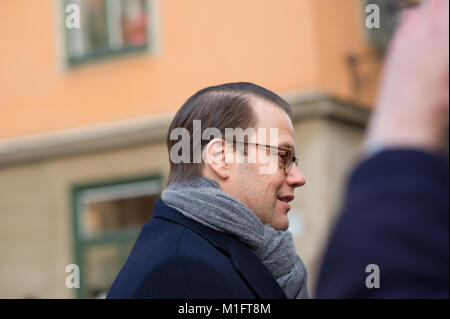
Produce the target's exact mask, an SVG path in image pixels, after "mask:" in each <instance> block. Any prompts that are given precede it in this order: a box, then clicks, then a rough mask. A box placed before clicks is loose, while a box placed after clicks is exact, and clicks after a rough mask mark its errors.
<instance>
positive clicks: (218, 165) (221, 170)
mask: <svg viewBox="0 0 450 319" xmlns="http://www.w3.org/2000/svg"><path fill="white" fill-rule="evenodd" d="M226 151H227V150H226V144H225V141H224V140H222V139H220V138H215V139H212V140H211V141H209V143H208V144H207V145H206V146H205V148H204V149H203V152H202V156H203V162H204V164H205V167H207V168H209V169H210V170H211V171H212V172H214V173H215V174H216V175H217V176H218V177H220V178H222V179H227V178H228V177H229V176H230V163H227V162H226V160H225V158H226V156H225V154H226Z"/></svg>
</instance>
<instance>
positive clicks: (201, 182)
mask: <svg viewBox="0 0 450 319" xmlns="http://www.w3.org/2000/svg"><path fill="white" fill-rule="evenodd" d="M161 198H162V200H163V202H164V203H165V204H166V205H168V206H170V207H172V208H174V209H176V210H178V211H179V212H181V213H182V214H183V215H184V216H185V217H187V218H190V219H192V220H195V221H196V222H198V223H200V224H202V225H205V226H207V227H209V228H212V229H215V230H217V231H220V232H224V233H229V234H232V235H234V236H236V237H237V238H238V239H239V240H241V241H242V242H243V243H245V244H246V245H248V246H249V247H250V248H251V249H252V250H253V251H254V253H255V254H256V256H257V257H258V258H259V259H260V260H261V262H262V263H263V264H264V265H265V266H266V268H267V269H268V270H269V272H270V273H271V274H272V276H273V277H274V278H275V280H276V281H277V282H278V284H279V285H280V286H281V288H282V289H283V291H284V293H285V294H286V296H287V297H288V298H290V299H294V298H297V299H300V298H308V291H307V286H306V268H305V265H304V264H303V262H302V260H301V259H300V257H299V256H298V255H297V253H296V251H295V246H294V241H293V238H292V234H291V233H290V232H289V231H278V230H275V229H274V228H272V227H271V226H268V225H264V224H263V223H262V222H261V220H260V219H259V218H258V217H257V216H256V215H255V214H254V213H253V212H252V211H251V210H250V209H249V208H248V207H247V206H245V205H244V204H243V203H241V202H240V201H239V200H237V199H236V198H234V197H232V196H231V195H229V194H227V193H225V192H224V191H223V190H222V189H221V188H220V186H219V184H217V182H215V181H213V180H211V179H208V178H205V177H201V178H195V179H191V180H188V181H183V182H174V183H172V184H170V185H169V187H168V188H167V189H166V190H164V191H163V193H162V196H161Z"/></svg>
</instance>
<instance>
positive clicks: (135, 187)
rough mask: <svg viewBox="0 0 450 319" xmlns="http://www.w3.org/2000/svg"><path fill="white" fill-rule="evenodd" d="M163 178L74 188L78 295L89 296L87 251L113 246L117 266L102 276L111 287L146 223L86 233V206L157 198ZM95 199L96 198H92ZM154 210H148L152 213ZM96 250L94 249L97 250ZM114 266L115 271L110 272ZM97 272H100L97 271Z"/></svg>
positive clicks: (130, 180) (109, 182)
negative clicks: (105, 202) (94, 202)
mask: <svg viewBox="0 0 450 319" xmlns="http://www.w3.org/2000/svg"><path fill="white" fill-rule="evenodd" d="M162 188H163V184H162V177H161V175H159V174H154V175H147V176H139V177H135V178H129V179H122V180H112V181H107V182H101V183H92V184H84V185H78V186H74V187H72V190H71V194H72V212H73V213H72V216H73V219H72V223H73V257H74V260H75V264H77V265H78V266H79V268H80V288H77V289H74V290H75V292H74V293H75V296H74V297H76V298H87V297H89V291H88V289H87V288H89V287H88V285H87V278H88V275H89V271H90V270H92V269H90V268H89V264H88V262H89V261H88V260H87V258H86V254H88V253H90V252H92V251H93V249H97V248H98V249H97V252H96V253H97V254H98V253H100V254H101V253H102V252H107V250H108V249H109V250H111V249H110V248H113V250H114V253H115V255H116V256H115V260H113V263H115V264H114V265H112V266H111V267H110V268H109V270H108V271H106V272H105V273H104V274H103V276H101V277H105V276H106V277H107V281H108V288H107V289H109V286H110V284H112V281H113V280H114V279H115V277H116V275H117V273H118V271H119V270H120V269H121V268H122V266H123V264H124V263H125V261H126V259H127V257H128V254H129V252H130V250H131V248H132V246H133V245H134V243H135V241H136V239H137V237H138V235H139V232H140V230H141V228H142V226H143V224H140V225H133V226H130V227H126V228H123V229H112V230H111V229H110V230H104V231H100V232H97V233H95V232H94V233H89V232H86V229H85V225H84V224H83V217H85V216H83V214H85V205H86V203H89V202H90V201H91V202H93V201H95V199H97V201H102V200H120V199H130V198H136V197H140V196H152V197H158V196H159V195H160V194H161V192H162ZM93 199H94V200H93ZM151 214H152V212H149V216H151ZM94 252H95V250H94ZM111 268H112V270H113V271H114V273H113V274H112V273H111ZM96 275H99V274H98V273H97V274H96ZM100 275H102V274H100Z"/></svg>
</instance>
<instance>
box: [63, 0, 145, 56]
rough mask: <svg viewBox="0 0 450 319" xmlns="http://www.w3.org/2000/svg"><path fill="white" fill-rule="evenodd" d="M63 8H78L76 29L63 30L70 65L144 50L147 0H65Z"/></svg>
mask: <svg viewBox="0 0 450 319" xmlns="http://www.w3.org/2000/svg"><path fill="white" fill-rule="evenodd" d="M66 4H76V5H78V7H79V8H80V28H79V29H77V28H72V29H66V31H67V48H68V59H69V62H70V63H79V62H83V61H85V60H89V59H92V58H102V57H107V56H111V55H116V54H121V53H125V52H128V51H130V50H135V49H146V48H147V44H148V41H147V38H148V37H147V35H148V27H149V25H148V18H147V8H146V4H147V0H66Z"/></svg>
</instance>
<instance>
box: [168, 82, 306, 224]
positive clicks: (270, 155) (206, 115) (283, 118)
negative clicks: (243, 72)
mask: <svg viewBox="0 0 450 319" xmlns="http://www.w3.org/2000/svg"><path fill="white" fill-rule="evenodd" d="M291 118H292V109H291V106H290V105H289V104H288V103H287V102H286V101H284V100H283V99H282V98H281V97H279V96H278V95H277V94H275V93H273V92H271V91H269V90H267V89H264V88H262V87H260V86H257V85H255V84H251V83H230V84H223V85H218V86H212V87H208V88H205V89H203V90H200V91H199V92H197V93H196V94H194V95H193V96H192V97H190V98H189V99H188V100H187V101H186V102H185V103H184V105H183V106H182V107H181V109H180V110H179V111H178V112H177V114H176V115H175V117H174V119H173V121H172V123H171V125H170V128H169V133H168V136H167V146H168V150H169V154H170V173H169V178H168V184H171V183H173V182H181V181H183V180H189V179H192V178H197V177H201V176H204V177H207V178H210V179H212V180H214V181H216V182H217V183H218V184H219V186H220V187H221V188H222V190H224V191H225V192H227V193H228V194H230V195H232V196H234V197H235V198H237V199H238V200H240V201H241V202H242V203H243V204H245V205H246V206H247V207H248V208H249V209H250V210H252V211H253V213H255V215H256V216H258V217H259V218H260V219H261V221H262V222H263V223H264V224H269V225H271V226H272V227H274V228H275V229H279V230H285V229H287V228H288V226H289V221H288V219H287V212H288V211H289V209H290V206H289V204H288V202H289V201H291V200H292V199H293V198H294V188H296V187H298V186H302V185H303V184H304V183H305V178H304V176H303V174H302V173H301V172H300V171H299V169H298V168H297V166H296V164H295V163H293V161H294V159H295V144H294V137H293V125H292V121H291ZM194 120H197V121H196V122H197V123H195V122H194ZM198 121H201V122H198ZM199 124H201V128H199V126H198V125H199ZM271 128H272V129H274V128H275V129H277V136H276V140H275V142H273V139H272V136H269V135H270V134H272V133H273V131H271V130H270V129H271ZM211 129H212V130H211ZM227 129H228V132H227ZM230 129H231V130H234V132H235V133H236V132H244V134H243V135H242V134H236V135H233V136H232V138H231V139H229V138H227V136H229V135H227V134H228V133H229V130H230ZM174 132H177V134H174ZM261 132H262V133H263V134H261ZM183 134H185V136H184V137H183V138H188V141H189V148H188V150H187V154H184V155H185V157H184V159H185V160H184V161H179V160H174V157H175V155H179V151H181V152H183V151H184V152H185V153H186V149H183V148H180V147H179V144H180V142H181V141H180V139H179V137H180V136H182V135H183ZM201 137H203V139H201ZM183 138H182V139H183ZM174 146H175V147H174ZM239 146H240V147H239ZM268 146H270V147H268ZM200 154H201V158H200V156H199V155H200ZM228 154H232V156H231V157H232V160H231V161H230V157H228ZM238 156H243V157H244V158H245V159H253V160H241V161H239V160H237V158H238ZM268 166H271V167H273V168H274V169H273V170H268V169H267V167H268ZM264 168H266V170H264ZM267 172H269V173H267Z"/></svg>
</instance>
